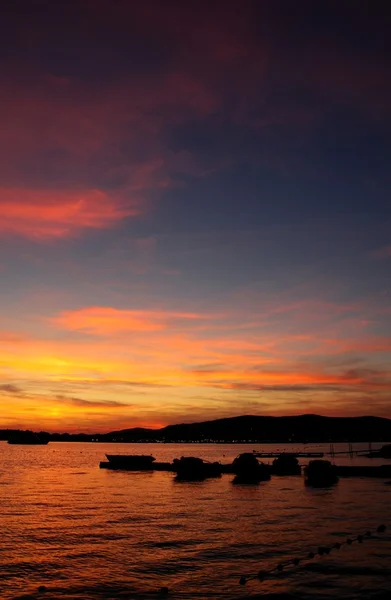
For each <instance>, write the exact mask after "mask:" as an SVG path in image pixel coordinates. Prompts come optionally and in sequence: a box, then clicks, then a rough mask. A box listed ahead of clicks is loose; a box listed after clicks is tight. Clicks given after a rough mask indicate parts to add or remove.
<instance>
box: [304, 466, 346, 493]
mask: <svg viewBox="0 0 391 600" xmlns="http://www.w3.org/2000/svg"><path fill="white" fill-rule="evenodd" d="M304 474H305V483H306V485H309V486H311V487H317V488H321V487H330V486H332V485H335V484H336V483H337V482H338V481H339V477H338V475H337V467H336V466H335V465H333V464H331V462H330V461H329V460H311V461H310V462H309V463H308V465H307V466H306V467H305V469H304Z"/></svg>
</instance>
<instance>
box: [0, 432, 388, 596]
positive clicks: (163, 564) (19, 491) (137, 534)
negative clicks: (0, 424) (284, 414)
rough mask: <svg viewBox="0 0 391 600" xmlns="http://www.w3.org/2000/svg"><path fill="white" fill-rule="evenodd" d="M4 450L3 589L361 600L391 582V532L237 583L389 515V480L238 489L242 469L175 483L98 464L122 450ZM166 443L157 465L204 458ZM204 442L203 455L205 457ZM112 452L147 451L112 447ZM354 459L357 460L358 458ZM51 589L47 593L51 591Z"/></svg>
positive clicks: (218, 450) (290, 480)
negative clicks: (362, 592) (235, 478)
mask: <svg viewBox="0 0 391 600" xmlns="http://www.w3.org/2000/svg"><path fill="white" fill-rule="evenodd" d="M104 446H105V445H103V444H102V445H99V444H96V445H94V444H66V443H64V444H61V443H59V444H49V446H46V447H34V448H27V449H26V448H25V447H17V446H13V447H11V446H7V445H6V444H0V456H1V460H2V462H1V464H2V465H3V469H2V474H1V476H0V501H1V506H2V511H1V514H0V526H1V531H2V533H3V536H2V545H1V548H0V561H1V565H2V571H1V573H2V578H1V580H0V596H1V597H2V598H13V597H15V596H17V595H18V594H22V593H27V592H29V593H34V594H36V593H37V589H38V586H39V585H46V586H47V588H48V590H49V591H50V593H52V595H54V596H55V597H61V598H64V599H70V598H72V599H75V598H84V599H86V598H88V599H90V598H92V599H95V598H96V599H105V600H106V599H108V598H121V595H122V596H123V597H127V598H128V597H129V596H130V595H131V594H141V595H142V594H144V595H145V594H147V595H148V594H149V593H150V592H151V593H152V592H153V594H155V596H156V591H157V590H158V589H160V587H161V586H163V585H167V586H168V587H169V589H170V590H171V591H173V592H174V593H175V594H176V596H174V597H180V595H181V594H182V595H186V594H187V597H189V594H192V596H191V597H202V594H205V597H206V596H207V595H211V594H213V593H219V594H224V595H225V597H227V598H238V597H240V596H241V595H243V593H244V592H246V593H251V594H252V593H254V594H255V593H257V592H260V591H263V592H270V593H275V592H277V591H279V592H282V591H285V592H286V591H294V590H296V591H297V590H299V591H300V592H301V593H308V592H309V590H310V588H311V586H312V588H313V589H314V593H315V595H316V594H318V595H319V597H324V595H325V590H326V591H327V590H328V591H327V593H330V594H331V593H332V594H334V595H338V596H339V597H344V596H346V597H347V596H351V595H352V594H351V591H352V590H354V589H357V590H358V589H360V586H361V587H363V586H364V587H365V589H366V590H369V591H371V590H372V591H374V590H376V589H381V588H382V587H383V588H385V587H387V586H388V587H389V575H390V573H389V566H388V563H389V558H388V557H389V551H390V549H391V546H390V539H389V537H388V535H385V536H384V537H383V538H382V539H381V540H373V541H368V542H365V543H364V544H362V546H357V547H353V546H352V547H349V548H346V547H345V548H341V550H340V551H339V553H338V554H334V555H330V556H327V557H322V559H321V560H317V561H315V562H314V564H313V565H310V566H303V567H299V568H296V569H295V570H292V572H290V573H289V574H288V573H283V574H282V575H281V574H279V575H274V576H272V577H270V578H269V579H268V580H267V581H265V582H263V583H262V584H261V583H259V582H252V583H251V584H249V586H248V588H247V587H246V590H245V591H244V590H243V589H241V588H240V586H239V585H238V580H239V577H240V576H241V575H243V574H245V575H246V574H252V573H256V572H258V571H259V569H267V568H270V567H271V566H273V565H275V564H276V563H278V562H280V560H283V559H285V558H287V557H290V556H295V555H299V554H301V553H302V552H303V549H305V550H306V551H309V550H310V549H311V548H312V549H313V548H315V549H316V548H317V547H318V546H319V545H320V544H327V543H328V542H330V540H331V541H336V540H339V539H341V540H342V539H344V538H345V537H346V536H349V535H355V534H357V533H360V532H361V531H363V530H364V531H365V530H366V529H367V528H374V527H376V526H377V525H378V524H379V522H381V521H387V518H388V515H389V501H390V495H389V494H390V492H391V488H390V487H387V486H384V484H383V482H382V481H381V480H367V479H358V478H357V479H346V480H341V481H340V483H339V484H338V486H337V487H336V488H330V489H311V488H307V487H305V486H304V483H303V478H301V477H295V476H292V477H272V479H271V480H270V481H268V482H264V483H261V484H260V485H259V486H232V484H231V480H232V476H228V475H223V476H222V477H221V479H213V480H206V481H204V482H191V483H184V484H181V485H178V484H175V483H174V481H173V475H174V474H172V473H164V472H156V473H150V472H146V473H131V472H120V471H115V472H112V471H106V470H100V469H99V468H98V464H99V461H100V460H102V458H103V457H104V454H105V452H110V450H111V451H113V445H107V446H106V447H104ZM168 446H169V445H159V446H157V447H154V448H153V453H154V455H156V457H157V458H158V460H162V461H163V460H171V459H172V458H173V457H174V456H180V455H182V454H186V453H188V454H193V455H194V454H195V452H194V446H193V447H191V448H189V449H186V448H185V447H183V446H180V447H179V448H178V446H176V447H175V446H171V447H168ZM198 450H200V452H198ZM114 451H115V452H117V451H118V453H119V452H125V453H127V452H128V453H140V452H142V453H145V454H148V453H150V449H149V448H140V445H137V447H136V448H134V447H133V448H132V447H130V446H128V445H127V446H125V447H123V448H121V449H120V448H119V447H115V450H114ZM240 451H241V449H240V448H238V447H230V446H222V445H219V446H217V447H216V446H213V447H209V448H207V447H202V446H198V447H197V454H198V455H200V456H203V457H204V458H206V459H209V460H218V459H219V458H221V457H222V454H223V453H224V454H226V459H225V460H226V461H227V462H228V461H229V460H232V459H233V458H234V457H235V456H236V455H237V454H239V452H240ZM348 460H350V459H348ZM45 597H50V596H48V595H47V594H46V596H45Z"/></svg>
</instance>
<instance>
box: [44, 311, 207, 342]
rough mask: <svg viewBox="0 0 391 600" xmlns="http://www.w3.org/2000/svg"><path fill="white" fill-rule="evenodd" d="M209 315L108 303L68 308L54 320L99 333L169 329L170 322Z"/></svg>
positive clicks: (58, 323) (73, 328) (70, 326)
mask: <svg viewBox="0 0 391 600" xmlns="http://www.w3.org/2000/svg"><path fill="white" fill-rule="evenodd" d="M203 318H206V317H205V316H203V315H200V314H197V313H187V312H183V313H182V312H170V311H153V310H150V311H148V310H145V311H142V310H120V309H116V308H111V307H105V306H91V307H87V308H82V309H80V310H73V311H64V312H62V313H61V314H60V315H58V316H57V317H55V318H54V319H52V321H53V322H54V323H56V324H57V325H60V326H61V327H64V328H65V329H70V330H74V331H79V330H84V331H88V332H89V333H92V334H95V335H110V334H113V333H120V332H129V331H134V332H149V331H161V330H164V329H167V328H168V326H169V324H171V325H172V323H173V322H175V321H176V322H177V323H178V322H180V321H183V320H185V321H193V320H198V319H203Z"/></svg>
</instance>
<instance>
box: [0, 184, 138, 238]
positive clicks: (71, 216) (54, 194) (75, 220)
mask: <svg viewBox="0 0 391 600" xmlns="http://www.w3.org/2000/svg"><path fill="white" fill-rule="evenodd" d="M138 213H139V208H138V207H137V206H131V205H130V206H129V204H128V205H127V206H124V205H123V204H122V203H121V202H120V201H119V199H118V198H113V197H111V196H110V195H109V194H107V193H106V192H103V191H101V190H96V189H92V190H82V191H61V190H48V189H43V190H29V189H23V188H0V232H3V233H13V234H15V233H16V234H18V235H22V236H25V237H29V238H33V239H39V240H42V239H51V238H65V237H69V236H71V235H74V234H75V233H78V232H79V231H80V230H82V229H104V228H106V227H110V226H112V225H113V224H115V223H116V222H117V221H119V220H120V219H123V218H124V217H129V216H134V215H136V214H138Z"/></svg>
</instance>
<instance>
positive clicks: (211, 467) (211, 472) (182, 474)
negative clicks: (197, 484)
mask: <svg viewBox="0 0 391 600" xmlns="http://www.w3.org/2000/svg"><path fill="white" fill-rule="evenodd" d="M173 469H174V472H175V473H176V480H177V481H203V480H204V479H207V478H209V477H220V476H221V464H220V463H218V462H208V461H205V460H202V458H196V457H195V456H182V457H181V458H174V460H173Z"/></svg>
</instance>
